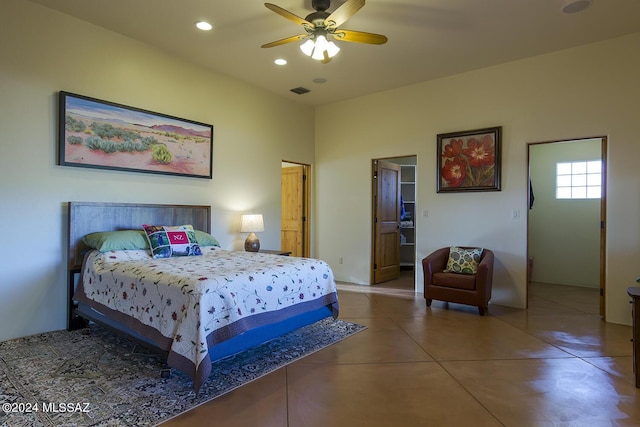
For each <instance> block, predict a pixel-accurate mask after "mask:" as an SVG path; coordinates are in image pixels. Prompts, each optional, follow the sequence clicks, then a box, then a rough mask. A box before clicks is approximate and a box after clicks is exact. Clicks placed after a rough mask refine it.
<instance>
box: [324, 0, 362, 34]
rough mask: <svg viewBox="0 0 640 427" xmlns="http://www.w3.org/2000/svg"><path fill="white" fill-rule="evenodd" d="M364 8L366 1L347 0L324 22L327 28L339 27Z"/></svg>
mask: <svg viewBox="0 0 640 427" xmlns="http://www.w3.org/2000/svg"><path fill="white" fill-rule="evenodd" d="M362 6H364V0H347V1H346V2H345V3H344V4H343V5H342V6H340V7H339V8H337V9H336V10H335V11H333V13H332V14H331V15H329V16H327V18H326V19H325V20H324V24H325V25H326V26H327V27H333V28H335V27H339V26H340V25H342V24H344V22H345V21H346V20H347V19H349V18H351V17H352V16H353V14H354V13H356V12H357V11H359V10H360V9H361V8H362Z"/></svg>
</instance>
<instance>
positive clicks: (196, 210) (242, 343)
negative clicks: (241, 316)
mask: <svg viewBox="0 0 640 427" xmlns="http://www.w3.org/2000/svg"><path fill="white" fill-rule="evenodd" d="M68 218H69V247H68V320H69V321H68V329H70V330H71V329H78V328H82V327H86V326H87V322H88V321H93V322H96V323H99V324H102V325H104V326H106V327H109V328H110V329H113V330H116V331H118V332H120V333H124V334H126V335H128V336H129V337H131V338H133V339H134V340H136V341H138V342H139V343H141V344H144V345H146V346H147V347H151V348H153V349H154V350H156V351H158V352H159V353H161V354H165V355H166V351H164V350H163V349H161V348H160V347H159V346H158V345H156V344H155V343H154V342H153V341H150V340H149V339H147V338H145V337H142V336H140V335H139V334H137V333H136V332H135V331H133V330H132V329H130V328H128V327H126V326H124V325H122V324H120V323H118V322H115V321H114V320H112V319H110V318H109V317H107V316H106V315H104V314H102V313H99V312H97V311H95V310H93V309H92V308H90V307H85V306H84V304H78V303H77V302H76V301H74V299H73V293H74V290H75V285H76V276H78V275H79V274H80V272H81V269H82V261H83V258H84V254H85V253H86V252H87V251H88V250H89V248H88V247H87V246H86V245H84V244H83V243H82V237H83V236H85V235H86V234H89V233H92V232H96V231H116V230H126V229H141V228H142V224H166V225H178V224H191V225H192V226H193V227H194V228H195V229H198V230H202V231H206V232H208V233H210V232H211V207H210V206H200V205H157V204H134V203H98V202H69V204H68ZM336 314H337V313H336V312H334V307H331V306H324V307H322V308H321V309H318V310H315V311H311V312H306V313H302V314H300V315H297V316H294V317H292V318H290V319H287V320H285V321H282V322H278V323H275V324H271V325H266V326H262V327H259V328H255V329H251V330H249V331H246V332H244V333H243V334H241V335H238V336H236V337H234V338H231V339H229V340H227V341H223V342H221V343H219V344H216V345H215V346H212V347H210V349H209V357H210V359H211V360H212V361H216V360H220V359H223V358H225V357H228V356H231V355H233V354H236V353H238V352H240V351H244V350H246V349H248V348H251V347H254V346H256V345H259V344H261V343H263V342H266V341H268V340H271V339H273V338H276V337H278V336H281V335H283V334H285V333H287V332H290V331H293V330H295V329H298V328H300V327H302V326H305V325H309V324H311V323H314V322H316V321H318V320H321V319H324V318H326V317H330V316H335V315H336Z"/></svg>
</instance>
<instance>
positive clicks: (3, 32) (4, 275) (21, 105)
mask: <svg viewBox="0 0 640 427" xmlns="http://www.w3.org/2000/svg"><path fill="white" fill-rule="evenodd" d="M60 90H65V91H70V92H73V93H78V94H81V95H86V96H91V97H95V98H99V99H105V100H109V101H113V102H117V103H120V104H125V105H131V106H135V107H139V108H143V109H147V110H151V111H157V112H161V113H164V114H169V115H173V116H177V117H183V118H187V119H191V120H195V121H200V122H204V123H210V124H213V125H214V171H213V174H214V177H213V180H208V179H195V178H184V177H170V176H162V175H152V174H141V173H128V172H118V171H100V170H93V169H86V168H73V167H63V166H57V165H56V144H57V139H56V132H57V92H58V91H60ZM313 122H314V112H313V109H312V108H310V107H304V106H300V105H297V104H293V103H291V102H289V101H287V100H285V99H284V98H280V97H277V96H274V95H272V94H269V93H267V92H264V91H262V90H258V89H255V88H252V87H251V86H248V85H246V84H244V83H241V82H239V81H236V80H234V79H232V78H228V77H225V76H222V75H218V74H213V73H211V72H208V71H205V70H204V69H201V68H199V67H196V66H192V65H189V64H186V63H184V62H181V61H179V60H176V59H175V58H173V57H171V56H168V55H166V54H164V53H163V52H161V51H158V50H156V49H153V48H150V47H148V46H146V45H144V44H142V43H139V42H136V41H132V40H131V39H128V38H126V37H123V36H120V35H118V34H115V33H112V32H109V31H105V30H103V29H101V28H99V27H96V26H93V25H90V24H87V23H85V22H82V21H78V20H76V19H74V18H71V17H69V16H66V15H62V14H59V13H57V12H53V11H51V10H49V9H46V8H43V7H40V6H36V5H34V4H32V3H30V2H25V1H23V0H2V1H1V2H0V173H1V177H0V222H1V223H2V224H4V230H3V233H2V235H3V242H4V245H3V246H4V248H5V250H4V251H3V254H2V256H1V257H0V289H1V292H2V297H1V298H0V341H2V340H5V339H8V338H12V337H18V336H24V335H30V334H34V333H39V332H43V331H48V330H55V329H62V328H64V327H66V317H65V310H66V299H65V298H66V288H65V283H66V270H65V256H66V253H65V251H66V249H65V248H66V231H67V225H66V221H67V218H66V213H65V209H66V207H65V203H66V202H67V201H70V200H75V201H112V202H143V203H193V204H207V205H211V206H212V211H213V213H212V216H213V218H212V222H213V234H214V235H215V236H216V237H217V238H218V239H219V240H220V242H221V244H222V246H223V247H225V248H227V249H233V248H241V247H242V241H243V239H244V237H245V236H244V235H241V234H240V233H239V231H238V230H239V219H238V218H239V216H240V214H241V213H243V212H245V211H251V212H260V213H263V214H264V216H265V217H264V218H265V232H264V233H261V235H260V240H261V243H262V245H263V247H265V248H270V247H274V248H279V247H280V191H281V190H280V167H281V160H282V159H288V160H292V161H298V162H302V163H309V164H311V163H313V161H314V151H313V138H314V135H313Z"/></svg>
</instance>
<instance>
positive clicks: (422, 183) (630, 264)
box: [315, 34, 640, 324]
mask: <svg viewBox="0 0 640 427" xmlns="http://www.w3.org/2000/svg"><path fill="white" fill-rule="evenodd" d="M638 51H640V34H635V35H631V36H627V37H623V38H619V39H614V40H609V41H605V42H602V43H597V44H592V45H588V46H583V47H580V48H576V49H571V50H566V51H562V52H557V53H553V54H548V55H544V56H539V57H535V58H530V59H526V60H521V61H517V62H512V63H508V64H503V65H499V66H495V67H491V68H486V69H482V70H478V71H474V72H469V73H465V74H461V75H456V76H452V77H448V78H442V79H438V80H434V81H429V82H424V83H422V84H416V85H412V86H407V87H403V88H400V89H397V90H392V91H387V92H382V93H379V94H375V95H372V96H367V97H362V98H357V99H351V100H347V101H343V102H339V103H335V104H332V105H326V106H323V107H320V108H318V109H317V112H316V164H317V167H316V188H317V193H316V194H317V197H318V198H317V203H316V205H315V206H316V210H317V222H316V226H317V231H318V240H317V242H316V243H317V248H318V254H319V256H320V257H324V259H326V260H327V261H329V262H330V264H331V266H332V267H333V268H334V272H335V274H336V277H337V278H338V279H340V280H346V281H350V282H354V283H360V284H368V283H369V268H370V252H371V251H370V248H371V235H370V234H371V233H370V230H371V221H370V213H369V212H370V207H371V178H370V170H371V159H372V158H379V157H380V158H381V157H393V156H398V155H408V154H416V155H417V158H418V172H417V174H418V178H417V179H418V185H417V193H418V200H417V202H418V210H419V213H421V212H422V210H425V209H426V210H427V217H423V216H421V215H418V217H417V224H416V225H417V228H418V243H417V256H418V259H421V258H422V257H424V256H426V255H427V254H428V253H430V252H431V251H432V250H434V249H436V248H439V247H443V246H448V245H450V244H459V245H477V246H483V247H488V248H491V249H492V250H494V251H495V254H496V265H495V276H494V293H493V303H496V304H503V305H509V306H513V307H524V306H525V301H526V261H525V259H526V248H527V242H526V231H527V228H526V223H527V218H526V215H527V191H528V187H527V143H528V142H539V141H549V140H559V139H571V138H580V137H589V136H600V135H606V136H608V138H609V152H608V156H609V170H608V200H607V211H608V229H607V295H606V297H607V303H606V313H607V320H609V321H611V322H615V323H625V324H629V323H630V308H629V304H628V302H627V300H628V297H627V296H626V287H627V286H629V285H631V284H633V283H634V279H635V278H636V277H637V276H638V275H640V268H639V265H640V264H639V262H638V260H640V221H638V218H640V191H638V188H639V186H638V184H639V183H640V173H639V171H638V167H637V159H638V158H640V143H639V142H638V135H640V120H638V117H640V103H638V100H639V99H640V78H639V76H640V74H638V70H640V56H639V55H637V52H638ZM491 126H502V127H503V153H502V191H500V192H486V193H463V194H460V193H455V194H437V193H436V181H435V178H436V171H435V165H436V157H435V155H436V135H437V134H438V133H443V132H452V131H458V130H466V129H477V128H483V127H491ZM326 206H331V207H332V208H331V209H326V208H324V207H326ZM514 210H515V211H516V212H518V213H519V218H517V219H513V218H512V212H513V211H514ZM339 257H343V258H344V264H339V263H338V258H339ZM416 278H417V280H418V283H419V284H420V286H419V288H420V289H421V288H422V283H421V281H422V270H421V268H419V269H418V270H417V271H416Z"/></svg>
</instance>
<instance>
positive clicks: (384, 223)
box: [370, 155, 417, 289]
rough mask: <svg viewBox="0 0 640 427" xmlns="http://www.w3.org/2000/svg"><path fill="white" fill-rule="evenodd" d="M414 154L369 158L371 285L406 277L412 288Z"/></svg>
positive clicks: (413, 261) (414, 189) (414, 194)
mask: <svg viewBox="0 0 640 427" xmlns="http://www.w3.org/2000/svg"><path fill="white" fill-rule="evenodd" d="M416 164H417V157H416V156H415V155H413V156H400V157H390V158H381V159H373V160H372V179H371V181H372V209H371V211H372V215H371V224H372V227H371V236H372V237H371V240H372V245H371V275H370V284H371V285H375V284H378V283H383V282H388V281H390V280H396V279H398V278H405V277H406V278H407V279H408V280H406V281H403V283H407V287H410V288H411V289H415V280H414V276H415V263H416V236H417V235H416V227H415V222H414V220H415V214H416V212H417V209H416V176H417V175H416Z"/></svg>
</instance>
